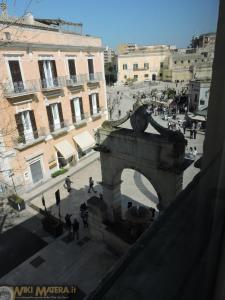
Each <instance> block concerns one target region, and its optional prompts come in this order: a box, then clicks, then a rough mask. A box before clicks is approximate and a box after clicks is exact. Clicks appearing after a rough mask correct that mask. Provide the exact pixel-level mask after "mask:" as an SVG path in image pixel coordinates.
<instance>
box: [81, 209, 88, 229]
mask: <svg viewBox="0 0 225 300" xmlns="http://www.w3.org/2000/svg"><path fill="white" fill-rule="evenodd" d="M81 218H82V221H83V225H84V228H88V211H87V210H86V211H83V212H82V213H81Z"/></svg>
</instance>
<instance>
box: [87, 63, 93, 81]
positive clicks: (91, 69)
mask: <svg viewBox="0 0 225 300" xmlns="http://www.w3.org/2000/svg"><path fill="white" fill-rule="evenodd" d="M88 73H89V80H94V63H93V59H92V58H88Z"/></svg>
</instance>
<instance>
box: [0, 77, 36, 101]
mask: <svg viewBox="0 0 225 300" xmlns="http://www.w3.org/2000/svg"><path fill="white" fill-rule="evenodd" d="M2 87H3V93H4V95H5V96H6V97H19V96H20V95H24V94H33V93H35V92H37V91H38V90H39V88H40V87H39V84H38V81H37V80H25V81H18V82H12V81H7V82H5V83H3V84H2Z"/></svg>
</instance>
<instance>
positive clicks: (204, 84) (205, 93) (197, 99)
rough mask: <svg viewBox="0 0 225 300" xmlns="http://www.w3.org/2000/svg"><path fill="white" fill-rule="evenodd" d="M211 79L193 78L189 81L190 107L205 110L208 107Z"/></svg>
mask: <svg viewBox="0 0 225 300" xmlns="http://www.w3.org/2000/svg"><path fill="white" fill-rule="evenodd" d="M210 85H211V81H209V80H205V81H203V80H191V81H190V83H189V88H188V89H189V91H188V93H189V107H192V108H193V110H203V109H205V108H207V107H208V102H209V92H210Z"/></svg>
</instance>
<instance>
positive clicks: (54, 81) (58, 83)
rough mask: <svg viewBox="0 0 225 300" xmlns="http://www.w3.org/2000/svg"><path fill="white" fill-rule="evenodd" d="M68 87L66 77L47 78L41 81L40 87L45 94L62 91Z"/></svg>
mask: <svg viewBox="0 0 225 300" xmlns="http://www.w3.org/2000/svg"><path fill="white" fill-rule="evenodd" d="M65 85H66V78H65V76H60V77H54V78H47V79H42V80H40V86H41V89H42V91H43V92H49V91H52V90H59V89H62V88H63V87H64V86H65Z"/></svg>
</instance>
